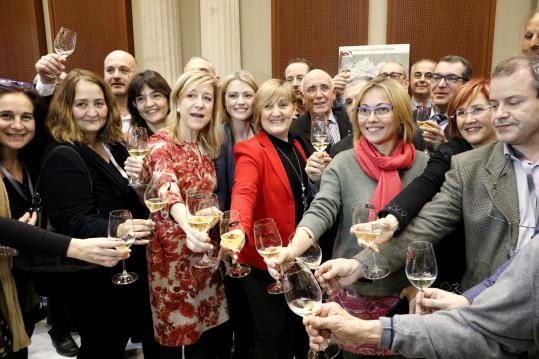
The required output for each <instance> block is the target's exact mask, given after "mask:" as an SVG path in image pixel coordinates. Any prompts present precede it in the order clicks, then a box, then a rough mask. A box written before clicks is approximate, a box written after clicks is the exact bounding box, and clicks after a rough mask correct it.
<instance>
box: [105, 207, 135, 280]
mask: <svg viewBox="0 0 539 359" xmlns="http://www.w3.org/2000/svg"><path fill="white" fill-rule="evenodd" d="M108 235H109V238H117V239H121V240H122V241H123V242H124V243H123V244H122V245H121V246H119V247H116V248H117V249H127V248H129V247H131V245H132V244H133V243H135V239H136V237H135V227H134V225H133V216H132V215H131V212H129V211H128V210H126V209H119V210H115V211H111V212H110V213H109V230H108ZM122 268H123V270H122V273H118V274H116V275H114V276H113V277H112V283H114V284H118V285H125V284H130V283H133V282H134V281H136V280H137V279H138V275H137V274H136V273H133V272H128V271H127V270H126V267H125V260H123V261H122Z"/></svg>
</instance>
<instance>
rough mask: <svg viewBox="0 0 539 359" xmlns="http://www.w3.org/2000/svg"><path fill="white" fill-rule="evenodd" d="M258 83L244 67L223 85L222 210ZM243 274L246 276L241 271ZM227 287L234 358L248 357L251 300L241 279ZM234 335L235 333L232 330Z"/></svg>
mask: <svg viewBox="0 0 539 359" xmlns="http://www.w3.org/2000/svg"><path fill="white" fill-rule="evenodd" d="M257 90H258V86H257V84H256V82H255V80H254V78H253V76H252V75H251V74H250V73H249V72H247V71H244V70H237V71H234V72H233V73H231V74H230V75H228V76H227V77H226V78H225V80H224V81H223V83H222V84H221V104H222V119H223V128H224V130H225V142H224V143H223V146H222V147H221V153H220V154H219V158H217V159H216V160H215V171H216V172H217V189H216V190H215V193H216V194H217V197H218V198H219V206H220V208H221V210H223V211H226V210H229V209H230V201H231V196H232V185H233V184H234V169H235V167H236V163H235V162H234V146H235V144H236V143H239V142H241V141H245V140H248V139H250V138H251V137H253V136H254V135H255V130H254V127H253V122H252V119H253V101H254V97H255V93H256V91H257ZM240 275H245V273H242V274H240ZM225 290H226V297H227V301H228V309H229V312H230V323H231V324H232V331H233V334H234V354H233V359H241V358H249V355H250V354H249V353H250V351H251V350H252V346H253V344H252V342H253V330H252V327H253V323H252V322H253V320H252V317H251V313H250V311H249V310H246V308H249V302H248V301H247V297H246V295H245V290H244V289H243V285H242V282H241V281H240V280H237V279H236V278H231V277H229V276H226V277H225ZM231 334H232V333H231Z"/></svg>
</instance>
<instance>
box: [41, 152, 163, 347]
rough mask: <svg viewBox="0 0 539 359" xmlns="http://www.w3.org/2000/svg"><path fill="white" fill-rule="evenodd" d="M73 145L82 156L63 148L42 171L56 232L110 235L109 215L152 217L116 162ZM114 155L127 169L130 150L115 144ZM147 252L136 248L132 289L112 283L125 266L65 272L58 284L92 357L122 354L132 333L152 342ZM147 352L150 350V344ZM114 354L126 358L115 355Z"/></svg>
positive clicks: (130, 264)
mask: <svg viewBox="0 0 539 359" xmlns="http://www.w3.org/2000/svg"><path fill="white" fill-rule="evenodd" d="M72 147H73V148H74V149H75V150H76V151H77V152H78V154H79V155H80V157H79V156H77V153H75V152H73V151H71V150H69V149H65V148H62V149H59V150H57V151H55V152H54V153H51V155H50V156H48V158H47V157H46V158H47V160H46V163H45V164H44V167H43V170H42V173H41V179H40V185H39V187H40V190H41V195H42V199H43V206H44V208H45V210H46V212H47V214H48V216H49V218H50V221H51V224H52V225H53V226H54V228H55V231H56V232H58V233H62V234H66V235H69V236H72V237H77V238H87V237H107V232H108V216H109V212H110V211H112V210H116V209H129V210H130V211H131V213H132V215H133V218H148V211H147V210H146V209H145V207H144V205H143V204H142V203H141V202H140V200H139V199H138V196H137V194H136V193H135V191H134V190H133V189H132V188H131V187H129V186H128V185H127V179H125V178H123V177H122V176H121V175H120V173H119V172H118V170H117V169H116V168H115V167H114V166H113V164H111V163H107V162H106V161H105V160H103V158H101V157H100V156H99V155H98V154H96V153H95V152H94V151H93V150H92V149H90V147H88V146H86V145H82V144H79V145H73V146H72ZM110 151H111V153H112V155H113V157H114V158H115V160H116V162H117V163H118V164H119V165H120V166H122V165H123V163H124V161H125V160H126V158H127V156H128V153H127V151H126V149H125V148H124V147H122V146H121V145H119V144H117V145H112V146H110ZM80 158H82V160H83V161H84V164H83V163H82V162H81V160H80ZM85 165H86V168H87V169H88V170H86V168H85ZM88 172H90V178H91V181H90V178H89V176H88ZM145 252H146V248H145V247H144V246H138V245H134V246H132V247H131V256H130V257H129V259H128V260H126V263H127V268H128V269H129V270H130V271H132V272H135V273H137V274H138V276H139V279H138V280H137V281H136V282H134V283H131V284H129V285H122V286H120V285H114V284H112V282H111V277H112V275H114V274H116V273H120V271H121V268H122V267H121V264H118V265H117V266H115V267H113V268H101V267H100V268H96V269H92V270H86V271H82V272H76V273H67V274H62V279H59V280H58V282H60V283H61V285H62V289H63V291H62V293H61V295H62V296H64V299H65V300H66V301H68V302H70V303H72V305H73V313H74V314H73V315H74V317H75V320H76V321H77V323H78V325H79V326H80V327H81V328H80V331H79V332H80V333H81V336H82V335H85V336H87V337H89V338H91V339H88V342H86V344H83V346H85V351H84V352H85V353H91V354H89V355H90V356H92V357H109V354H107V353H120V352H121V353H123V351H124V350H125V343H126V342H127V339H128V338H129V336H130V335H132V334H137V335H140V336H141V338H142V342H143V343H151V340H152V338H153V330H152V320H151V311H150V302H149V294H148V293H149V288H148V274H147V265H146V256H145ZM112 302H114V303H123V304H122V305H125V307H124V308H123V310H117V309H116V308H115V307H114V306H111V305H110V304H111V303H112ZM125 313H130V314H125ZM133 313H137V315H136V316H133ZM83 333H84V334H83ZM94 341H97V342H95V343H94ZM82 342H83V343H85V340H84V339H83V341H82ZM83 346H81V351H82V350H83ZM104 348H106V349H104ZM145 348H146V349H148V348H149V347H148V346H146V345H145ZM146 349H145V351H146ZM148 350H149V349H148ZM116 355H118V354H116ZM113 356H114V357H120V356H121V355H119V356H115V354H110V357H113Z"/></svg>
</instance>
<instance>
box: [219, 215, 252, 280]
mask: <svg viewBox="0 0 539 359" xmlns="http://www.w3.org/2000/svg"><path fill="white" fill-rule="evenodd" d="M220 230H221V243H220V246H221V248H224V249H227V250H229V251H231V252H234V253H236V254H238V253H239V252H241V250H242V249H243V246H244V245H245V231H244V230H243V226H242V225H241V220H240V213H239V212H238V211H235V210H230V211H226V212H223V213H221V224H220ZM249 273H251V267H249V265H247V264H240V263H238V262H237V261H236V264H235V265H234V266H233V267H232V268H229V269H228V270H227V273H226V274H227V275H228V276H230V277H232V278H242V277H245V276H246V275H248V274H249Z"/></svg>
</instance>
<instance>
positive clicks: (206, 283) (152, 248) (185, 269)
mask: <svg viewBox="0 0 539 359" xmlns="http://www.w3.org/2000/svg"><path fill="white" fill-rule="evenodd" d="M170 102H171V111H170V114H169V116H168V118H167V120H166V126H165V128H164V129H163V130H161V131H159V132H158V133H156V134H155V135H153V136H152V137H151V138H150V153H149V155H148V159H149V166H150V172H151V173H152V174H153V176H154V181H156V182H157V186H158V187H159V188H160V192H161V193H164V194H166V196H163V197H166V200H167V205H166V207H165V208H164V209H163V210H162V211H157V212H155V213H152V220H153V221H154V222H155V223H156V232H155V234H154V236H153V240H152V241H151V242H150V245H149V246H148V252H147V256H148V268H149V280H150V296H151V304H152V312H153V319H154V332H155V337H156V339H157V341H158V342H159V344H160V358H162V359H163V358H165V359H166V358H179V357H181V353H182V347H183V348H184V350H185V357H186V358H225V357H229V356H230V343H229V341H228V340H227V339H228V338H227V336H226V335H223V333H226V332H227V331H228V330H229V329H228V328H227V327H228V324H227V323H225V322H227V320H228V310H227V309H228V308H227V305H226V300H225V292H224V287H223V279H222V277H221V274H220V272H219V271H218V270H216V268H213V267H210V268H196V267H195V266H194V265H193V263H194V261H195V260H196V259H197V257H199V256H200V255H201V254H203V253H205V252H206V251H208V250H211V249H214V248H215V247H216V246H214V245H212V244H211V243H210V235H211V236H212V237H213V236H214V235H215V234H216V232H215V231H211V232H210V235H208V234H206V233H202V232H198V231H196V230H195V229H193V228H191V227H190V226H189V224H188V223H187V215H186V212H187V211H186V206H185V201H186V197H187V193H188V192H190V191H196V192H206V193H211V192H213V191H214V189H215V186H216V183H217V179H216V176H215V167H214V164H213V160H214V159H215V158H217V156H218V155H219V149H220V148H221V144H222V142H223V138H224V135H223V126H222V124H221V121H220V119H219V117H218V116H217V114H218V109H219V88H218V84H217V80H216V79H215V77H214V76H212V75H211V74H209V73H208V72H205V71H198V70H194V71H188V72H185V73H184V74H183V75H181V76H180V77H179V78H178V80H177V81H176V83H175V84H174V87H173V89H172V94H171V101H170ZM213 243H215V242H213Z"/></svg>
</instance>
